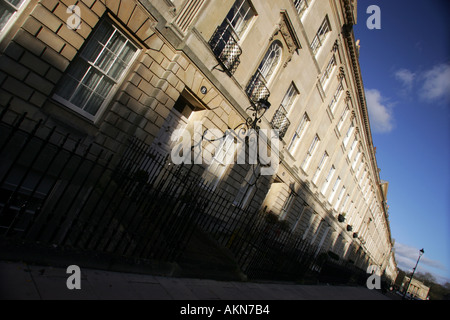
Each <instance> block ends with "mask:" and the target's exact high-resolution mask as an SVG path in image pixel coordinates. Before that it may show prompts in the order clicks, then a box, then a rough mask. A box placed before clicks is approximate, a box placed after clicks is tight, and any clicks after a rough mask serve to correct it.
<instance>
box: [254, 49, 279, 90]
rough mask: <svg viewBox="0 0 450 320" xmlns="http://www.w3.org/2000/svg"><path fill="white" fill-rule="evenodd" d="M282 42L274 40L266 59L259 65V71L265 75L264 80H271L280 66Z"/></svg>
mask: <svg viewBox="0 0 450 320" xmlns="http://www.w3.org/2000/svg"><path fill="white" fill-rule="evenodd" d="M281 53H282V48H281V43H280V41H274V42H272V44H271V45H270V47H269V50H267V52H266V55H265V56H264V59H263V60H262V61H261V64H260V65H259V67H258V72H259V73H260V74H261V75H262V76H263V78H264V80H265V81H266V83H267V82H269V80H270V77H271V76H272V74H273V72H274V70H275V69H276V67H277V66H278V64H279V63H280V60H281Z"/></svg>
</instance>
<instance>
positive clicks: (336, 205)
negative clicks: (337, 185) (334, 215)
mask: <svg viewBox="0 0 450 320" xmlns="http://www.w3.org/2000/svg"><path fill="white" fill-rule="evenodd" d="M345 190H346V188H345V186H342V189H341V191H340V192H339V195H338V197H337V199H336V203H335V204H334V210H337V209H338V207H339V204H340V203H341V201H342V197H343V196H344V193H345Z"/></svg>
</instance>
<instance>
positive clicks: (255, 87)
mask: <svg viewBox="0 0 450 320" xmlns="http://www.w3.org/2000/svg"><path fill="white" fill-rule="evenodd" d="M245 91H246V92H247V96H248V97H249V98H250V100H251V101H253V102H254V103H258V102H259V101H261V100H263V101H267V100H268V99H269V96H270V91H269V89H268V88H267V86H266V80H265V79H264V76H263V75H262V74H261V73H260V72H259V70H257V71H256V73H255V74H254V75H253V77H252V78H251V79H250V82H249V83H248V85H247V89H246V90H245Z"/></svg>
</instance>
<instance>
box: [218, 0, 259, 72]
mask: <svg viewBox="0 0 450 320" xmlns="http://www.w3.org/2000/svg"><path fill="white" fill-rule="evenodd" d="M254 16H255V11H254V10H253V8H252V6H251V5H250V3H249V1H247V0H237V1H236V2H235V3H234V4H233V7H232V8H231V10H230V11H229V12H228V14H227V16H226V18H225V20H224V21H223V22H222V24H221V25H220V26H219V27H217V29H216V31H215V33H214V34H213V36H212V37H211V39H210V41H209V45H210V47H211V49H212V51H213V52H214V55H215V56H216V57H217V59H218V60H219V62H220V63H221V64H222V65H223V66H224V67H225V69H226V70H227V71H228V72H229V73H230V74H233V73H234V72H235V71H236V69H237V67H238V66H239V64H240V59H239V57H240V56H241V54H242V50H241V47H240V46H239V41H240V40H241V37H242V35H243V34H244V32H245V30H246V29H247V27H248V25H249V22H250V21H251V20H252V19H253V17H254Z"/></svg>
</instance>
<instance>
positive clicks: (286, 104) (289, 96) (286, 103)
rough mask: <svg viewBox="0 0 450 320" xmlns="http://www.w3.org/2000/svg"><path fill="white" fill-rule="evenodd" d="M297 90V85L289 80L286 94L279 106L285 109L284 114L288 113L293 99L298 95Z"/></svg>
mask: <svg viewBox="0 0 450 320" xmlns="http://www.w3.org/2000/svg"><path fill="white" fill-rule="evenodd" d="M299 94H300V93H299V92H298V89H297V87H296V86H295V84H294V83H293V82H291V84H290V86H289V88H288V90H287V91H286V94H285V95H284V97H283V100H282V101H281V106H282V107H283V108H284V110H285V111H286V114H289V112H290V111H291V108H292V106H293V105H294V102H295V100H296V99H297V97H298V96H299Z"/></svg>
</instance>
